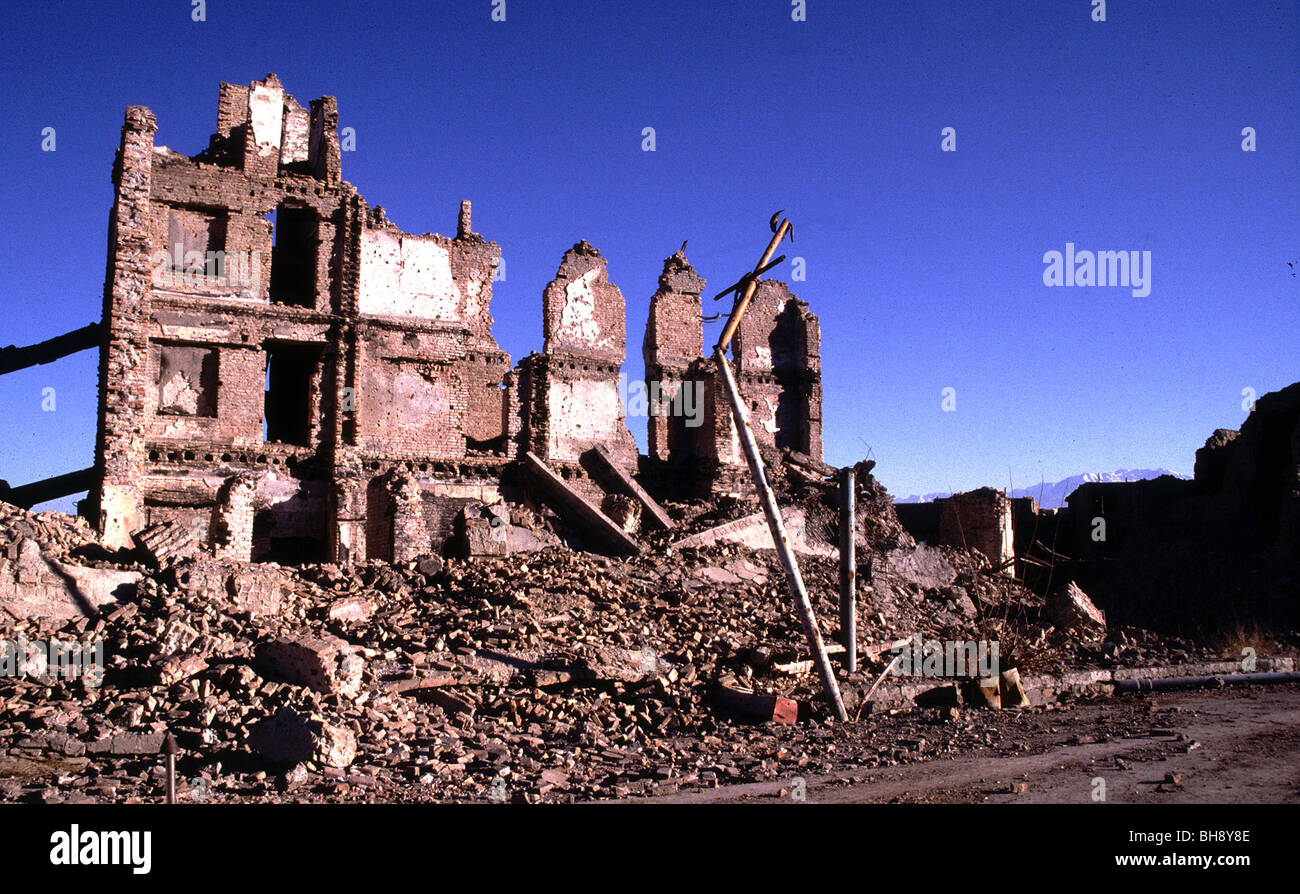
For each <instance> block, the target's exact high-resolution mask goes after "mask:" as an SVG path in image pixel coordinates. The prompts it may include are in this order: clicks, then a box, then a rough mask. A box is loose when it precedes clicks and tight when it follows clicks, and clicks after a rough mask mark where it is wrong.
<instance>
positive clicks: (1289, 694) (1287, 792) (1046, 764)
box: [638, 685, 1300, 804]
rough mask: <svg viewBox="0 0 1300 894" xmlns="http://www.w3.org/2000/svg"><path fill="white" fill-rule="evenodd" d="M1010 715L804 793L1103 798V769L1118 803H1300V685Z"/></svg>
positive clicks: (788, 798) (755, 792)
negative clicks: (970, 738)
mask: <svg viewBox="0 0 1300 894" xmlns="http://www.w3.org/2000/svg"><path fill="white" fill-rule="evenodd" d="M983 713H985V714H986V715H987V714H988V713H989V712H983ZM999 717H1000V718H1002V722H1001V723H999V724H998V726H999V727H1000V729H1001V734H1000V735H999V736H995V737H994V742H993V744H992V745H990V746H986V747H976V748H973V749H969V750H968V749H964V748H963V749H959V750H958V753H956V754H952V755H944V756H942V757H935V758H933V759H926V758H924V756H923V755H918V758H919V759H917V760H914V761H908V762H904V763H900V764H898V765H895V766H888V767H880V768H875V769H869V770H862V771H848V772H840V773H836V774H833V775H829V776H808V777H804V779H803V789H804V800H805V801H806V802H807V803H976V804H978V803H1024V804H1035V803H1092V802H1094V800H1098V799H1096V798H1095V797H1094V795H1095V794H1096V793H1098V792H1100V786H1099V785H1098V783H1097V780H1102V781H1104V785H1105V791H1104V794H1105V800H1106V801H1107V802H1111V803H1141V804H1176V803H1291V804H1294V803H1300V686H1297V685H1285V686H1269V687H1262V686H1259V687H1229V688H1225V689H1221V690H1213V691H1205V690H1199V691H1186V692H1167V693H1155V694H1153V695H1127V696H1120V697H1116V698H1113V699H1108V700H1105V701H1096V702H1080V703H1076V704H1075V705H1073V706H1070V707H1067V708H1065V709H1064V710H1059V711H1048V712H1034V713H1029V712H1026V713H1014V712H1005V711H1004V712H1001V713H1000V714H999ZM906 722H907V719H906V718H905V717H904V716H903V715H900V716H898V717H884V718H881V723H882V724H883V725H892V724H903V723H906ZM798 795H799V784H798V782H797V781H796V780H795V779H789V780H783V781H777V782H763V783H754V784H749V785H736V786H722V787H719V788H715V789H710V790H706V791H683V792H679V793H676V794H672V795H665V796H660V797H656V798H653V799H652V800H655V801H657V802H689V803H716V802H730V803H739V802H759V803H762V802H768V803H773V802H776V803H794V802H795V801H797V800H798ZM638 800H643V799H638Z"/></svg>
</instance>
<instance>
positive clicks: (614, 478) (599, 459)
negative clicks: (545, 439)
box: [582, 444, 673, 531]
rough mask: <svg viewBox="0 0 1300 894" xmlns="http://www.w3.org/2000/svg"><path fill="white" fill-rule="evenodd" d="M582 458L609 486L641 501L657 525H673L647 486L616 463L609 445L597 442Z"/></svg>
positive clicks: (670, 526) (642, 506)
mask: <svg viewBox="0 0 1300 894" xmlns="http://www.w3.org/2000/svg"><path fill="white" fill-rule="evenodd" d="M582 458H583V459H584V460H586V462H585V463H584V465H588V466H590V467H591V471H592V472H593V473H595V475H596V476H597V477H598V478H600V479H601V481H603V482H604V483H605V485H606V486H607V487H609V488H610V489H611V490H614V491H617V492H619V493H621V494H623V495H624V496H628V497H631V498H632V499H633V500H636V501H637V502H638V503H640V504H641V508H642V509H644V510H645V511H646V513H647V516H646V517H647V518H648V519H650V520H651V521H652V522H653V523H654V525H655V527H657V528H661V529H663V530H665V531H667V530H670V529H671V528H672V527H673V520H672V519H671V518H669V517H668V513H667V512H664V510H663V507H662V506H660V505H659V504H658V503H656V502H655V499H654V497H652V496H650V495H649V494H648V493H646V492H645V488H643V487H641V485H639V484H637V483H636V479H635V478H633V477H632V476H631V475H629V474H628V473H627V472H625V471H624V470H623V469H622V468H620V467H619V466H618V465H617V464H615V462H614V457H613V455H612V454H611V453H610V452H609V448H608V447H606V446H605V445H604V444H597V445H596V446H595V447H593V448H591V449H590V450H588V451H587V452H586V453H585V454H583V457H582Z"/></svg>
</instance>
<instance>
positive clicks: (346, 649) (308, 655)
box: [255, 636, 365, 697]
mask: <svg viewBox="0 0 1300 894" xmlns="http://www.w3.org/2000/svg"><path fill="white" fill-rule="evenodd" d="M255 655H256V659H255V664H256V666H257V668H258V670H259V671H262V672H263V673H265V674H266V675H267V676H273V677H277V678H279V679H281V680H285V681H287V682H290V683H296V684H298V685H300V686H306V687H307V688H309V689H312V690H314V691H315V692H323V693H329V694H338V695H345V696H348V697H354V696H356V695H358V694H359V693H360V692H361V676H362V672H363V670H364V669H365V661H364V659H362V657H361V654H360V652H359V650H358V649H357V648H356V647H355V646H353V645H351V644H350V643H347V642H344V641H343V640H341V639H338V638H337V637H330V638H328V639H316V638H314V637H309V636H297V637H285V638H282V639H277V640H273V641H272V642H268V643H262V644H260V645H259V646H258V647H257V650H256V653H255Z"/></svg>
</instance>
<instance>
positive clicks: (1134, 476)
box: [894, 469, 1188, 509]
mask: <svg viewBox="0 0 1300 894" xmlns="http://www.w3.org/2000/svg"><path fill="white" fill-rule="evenodd" d="M1161 475H1173V476H1174V477H1175V478H1187V477H1188V476H1187V475H1177V474H1175V473H1173V472H1171V471H1169V470H1168V469H1120V470H1119V471H1116V472H1084V473H1083V474H1082V475H1071V476H1070V477H1069V478H1063V479H1061V480H1060V481H1057V482H1055V483H1052V484H1036V485H1033V486H1031V487H1018V488H1016V489H1015V490H1013V491H1012V492H1011V496H1012V497H1033V498H1034V499H1035V500H1037V501H1038V505H1039V506H1040V507H1041V508H1043V509H1059V508H1060V507H1062V506H1064V505H1065V498H1066V497H1068V496H1069V495H1070V494H1071V493H1072V492H1073V491H1074V489H1075V488H1076V487H1078V486H1079V485H1080V484H1088V483H1090V482H1094V481H1146V480H1147V479H1149V478H1159V477H1160V476H1161ZM950 496H952V494H951V493H933V494H913V495H911V496H910V497H904V498H903V499H901V500H895V501H894V502H895V503H929V502H932V501H934V500H937V499H941V498H943V497H950Z"/></svg>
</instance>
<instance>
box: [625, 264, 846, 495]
mask: <svg viewBox="0 0 1300 894" xmlns="http://www.w3.org/2000/svg"><path fill="white" fill-rule="evenodd" d="M694 275H695V274H694V270H693V269H691V268H690V265H689V264H687V263H686V261H685V258H682V257H680V256H678V255H674V256H673V257H672V258H669V259H668V260H667V261H666V262H665V265H664V275H663V276H662V277H661V278H660V290H659V292H658V293H656V295H655V297H654V299H653V300H652V301H651V307H650V324H649V329H653V332H654V336H655V341H654V343H653V346H652V342H651V340H650V334H649V329H648V330H647V336H646V339H647V340H646V376H647V378H651V377H654V376H661V377H662V378H663V380H664V381H665V382H669V383H673V385H672V387H688V386H690V385H696V386H698V387H699V389H700V391H701V394H700V403H701V404H702V411H701V417H702V418H701V419H700V420H699V422H700V424H698V425H693V426H687V425H685V422H684V420H683V419H682V418H680V417H677V416H673V417H669V418H668V419H667V420H665V421H664V423H662V424H656V421H655V420H654V419H652V425H651V428H650V433H651V439H650V447H651V455H652V457H654V458H655V459H661V460H662V459H663V458H664V456H665V453H666V455H667V461H668V463H669V464H670V465H672V466H675V467H679V468H684V469H687V470H689V472H687V473H686V474H687V476H688V477H690V479H691V482H692V485H691V486H692V487H693V489H694V490H695V491H697V492H701V493H708V492H718V491H740V490H745V489H747V488H748V487H749V484H748V483H747V482H748V472H747V471H746V466H745V456H744V453H743V452H742V450H741V446H740V439H739V437H738V435H737V432H736V427H735V423H734V422H733V420H732V417H731V406H730V404H729V403H728V401H727V394H726V389H725V386H724V385H723V381H722V374H721V371H720V370H719V369H718V368H717V364H716V363H715V361H714V360H713V359H712V358H704V357H696V358H695V359H693V360H691V361H690V362H689V363H687V364H686V365H685V366H683V365H682V364H681V360H680V359H679V357H678V355H676V354H675V353H673V351H674V350H676V349H677V346H683V345H685V346H694V345H702V344H703V336H702V326H703V322H702V320H701V317H700V315H699V311H700V304H699V297H698V293H695V294H692V293H691V292H690V291H689V289H691V288H694V287H695V284H694V281H693V280H692V279H691V277H694ZM699 287H700V288H701V289H702V288H703V281H702V280H701V281H700V282H699ZM820 344H821V332H820V327H819V325H818V322H817V317H816V316H815V315H814V314H813V313H812V312H811V311H809V310H808V305H807V304H805V303H804V302H803V301H800V300H799V299H798V298H796V297H795V296H794V294H793V293H791V291H790V289H789V287H788V286H787V285H786V284H785V283H783V282H781V281H779V280H760V282H759V284H758V288H757V290H756V291H755V294H754V297H753V299H752V301H751V302H750V304H749V307H748V309H747V311H746V313H745V316H744V317H742V318H741V322H740V326H739V327H738V328H737V330H736V334H735V336H734V338H733V342H732V346H733V354H734V357H735V358H736V359H735V360H734V361H733V364H734V365H735V370H736V378H737V384H738V385H739V387H740V393H741V396H742V397H743V398H744V400H745V402H746V404H747V406H748V408H749V413H750V426H751V427H752V428H753V430H754V437H755V439H756V440H757V442H758V445H759V448H760V449H764V450H767V451H770V452H775V451H778V450H781V449H790V450H796V451H799V452H801V453H806V454H808V455H809V456H811V457H813V458H815V459H817V460H820V459H821V458H822V438H821V405H822V384H821V350H820ZM665 345H670V346H673V348H670V349H665V347H664V346H665ZM697 350H698V349H697ZM678 383H685V384H684V385H680V384H678Z"/></svg>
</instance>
